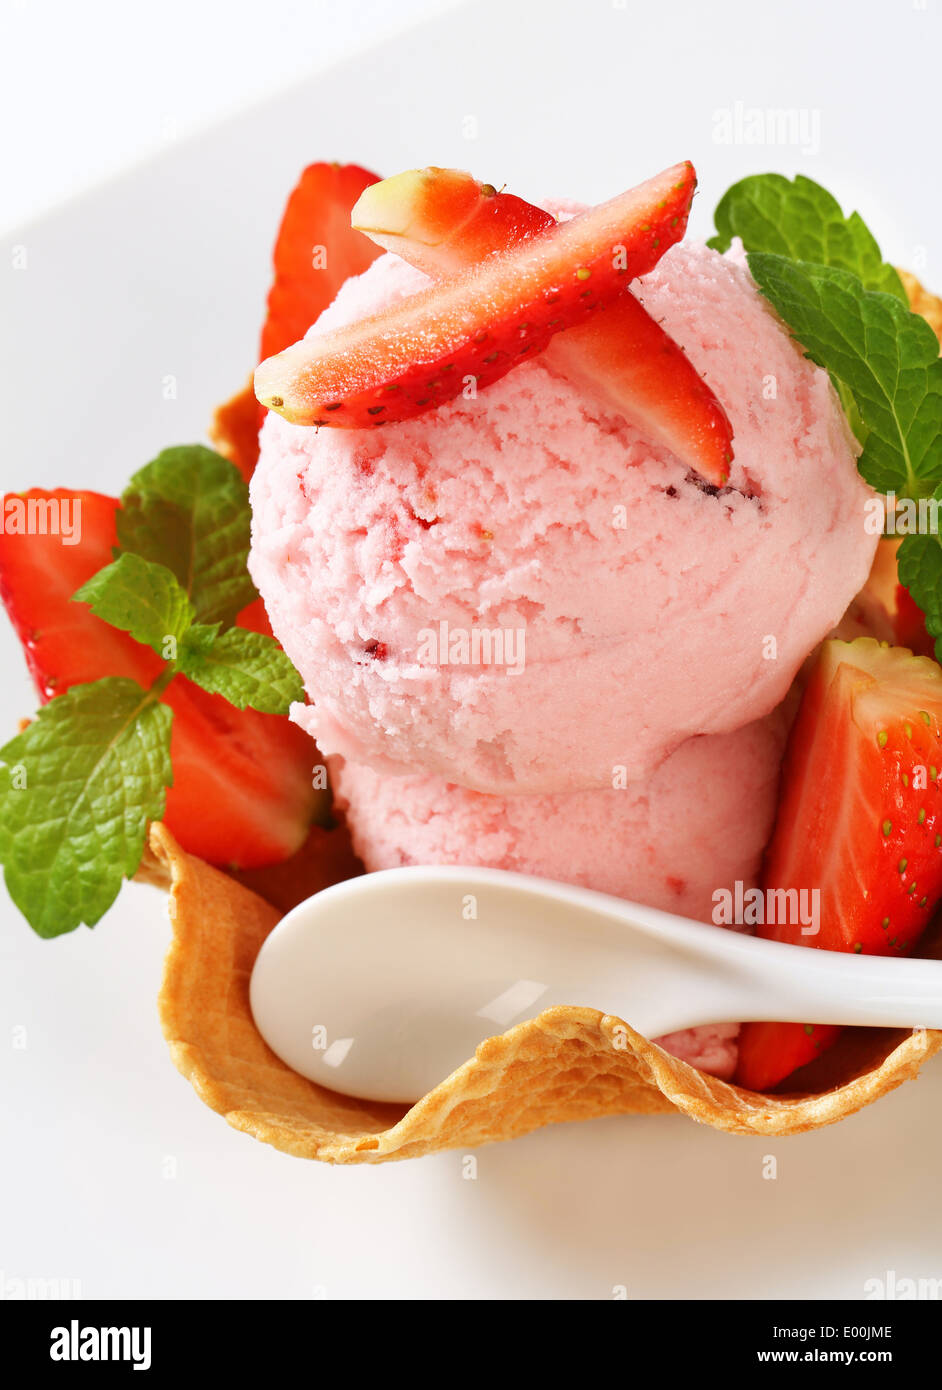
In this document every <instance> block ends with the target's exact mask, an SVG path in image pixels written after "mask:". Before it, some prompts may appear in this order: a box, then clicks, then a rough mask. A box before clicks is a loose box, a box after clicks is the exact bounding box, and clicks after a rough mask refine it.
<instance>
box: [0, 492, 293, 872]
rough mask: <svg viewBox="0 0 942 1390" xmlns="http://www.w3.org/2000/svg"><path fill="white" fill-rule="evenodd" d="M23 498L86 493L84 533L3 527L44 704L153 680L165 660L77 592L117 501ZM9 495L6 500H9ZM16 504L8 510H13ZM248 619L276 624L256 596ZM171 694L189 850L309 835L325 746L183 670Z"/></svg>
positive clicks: (106, 541)
mask: <svg viewBox="0 0 942 1390" xmlns="http://www.w3.org/2000/svg"><path fill="white" fill-rule="evenodd" d="M21 495H22V497H23V499H24V500H26V501H29V500H30V499H32V500H33V501H34V502H48V501H51V500H53V499H55V500H56V501H57V503H58V504H59V505H60V506H61V503H62V502H63V501H66V500H67V501H68V502H69V503H70V504H74V502H75V501H78V502H80V503H81V518H80V529H79V530H78V532H77V534H78V535H79V536H80V539H79V541H78V543H77V544H75V545H65V544H63V542H62V540H61V539H60V537H59V535H57V534H46V535H36V534H32V535H30V534H15V533H11V531H10V529H9V526H7V528H6V530H5V533H4V534H2V535H0V597H2V598H3V602H4V604H5V606H6V609H7V612H8V614H9V616H10V620H11V622H12V623H13V626H14V628H15V629H16V632H17V635H18V636H19V638H20V641H21V642H22V643H23V648H24V651H25V653H26V659H27V663H28V665H29V669H30V673H31V675H32V677H33V680H34V681H35V683H36V687H37V689H38V691H39V694H40V698H41V699H42V700H43V701H44V702H45V701H48V700H50V699H52V698H53V696H55V695H59V694H62V692H63V691H65V690H67V689H68V688H69V686H71V685H78V684H80V683H81V682H85V681H95V680H101V679H102V678H103V677H105V676H127V677H130V679H132V680H136V681H138V682H139V683H140V684H141V685H144V686H149V685H150V684H151V683H152V682H153V681H154V679H155V678H156V676H157V675H158V674H159V673H160V670H161V669H162V665H163V663H162V662H161V660H160V658H159V657H158V656H157V655H156V653H154V652H152V651H151V650H150V648H148V647H144V646H142V645H141V644H140V643H139V642H135V641H134V640H133V638H131V637H129V636H128V635H127V633H124V632H119V631H118V630H117V629H116V628H113V627H110V626H109V625H108V624H107V623H105V622H102V620H101V619H100V618H96V617H95V615H94V614H93V613H92V611H91V610H90V609H89V608H88V606H87V605H86V604H84V603H73V602H71V599H72V595H73V594H74V593H75V591H76V589H78V588H80V587H81V585H82V584H84V583H85V581H86V580H87V579H90V578H91V576H92V575H93V574H95V573H96V572H97V571H98V570H99V569H101V568H102V567H103V566H104V565H107V564H108V563H109V562H110V560H111V559H112V551H113V547H114V546H116V545H117V541H118V538H117V533H116V530H115V515H116V513H117V509H118V503H117V501H116V500H115V499H114V498H113V497H104V496H102V495H101V494H100V493H96V492H81V493H73V492H69V491H67V490H66V489H61V488H60V489H57V490H56V491H54V492H44V491H42V490H41V489H38V488H37V489H33V490H31V491H30V492H27V493H23V494H21ZM5 502H6V499H5ZM6 515H7V512H6V507H5V510H4V516H5V517H6ZM239 621H240V623H241V625H242V626H245V627H251V628H253V629H254V630H255V631H266V630H268V619H267V616H266V615H265V612H264V609H263V608H262V606H261V600H260V599H259V600H256V601H255V603H253V604H250V605H249V607H248V608H246V609H244V610H243V612H242V613H241V614H240V615H239ZM163 698H164V700H165V701H166V703H167V704H168V705H170V706H171V707H172V709H173V710H174V721H173V731H172V734H171V747H170V752H171V758H172V762H173V771H174V784H173V786H172V787H171V788H169V789H168V791H167V809H166V814H165V816H164V819H165V821H166V823H167V825H168V826H169V827H170V829H171V830H172V831H173V834H174V835H175V836H176V837H177V839H178V840H179V841H180V843H181V844H182V845H183V846H184V848H185V849H188V850H189V851H190V852H191V853H193V854H198V855H199V856H200V857H201V858H203V859H207V860H209V861H210V862H211V863H214V864H222V865H227V866H228V865H231V864H239V865H242V866H244V867H252V866H256V865H263V864H272V863H277V862H279V861H280V860H283V859H286V858H287V857H288V856H289V855H291V854H293V853H294V851H295V850H296V849H297V848H298V846H299V845H300V844H301V843H302V842H303V840H304V838H305V836H306V834H307V831H308V826H309V825H310V822H311V818H312V815H313V813H314V810H315V806H316V802H317V793H316V792H315V791H314V790H313V787H312V782H311V776H310V769H311V766H312V763H313V762H314V761H315V759H316V756H317V755H316V749H315V747H314V745H313V744H312V743H311V740H310V738H309V737H308V735H307V734H305V733H304V732H303V731H302V730H301V729H299V728H297V727H296V726H295V725H293V724H292V723H291V722H290V721H289V720H288V719H286V718H284V717H282V716H280V715H274V714H259V713H258V711H256V710H237V709H235V708H234V707H233V706H232V705H230V704H228V703H227V701H225V700H223V699H222V698H221V696H218V695H209V694H207V693H206V692H205V691H204V690H200V689H199V687H198V686H195V685H193V684H192V683H191V682H190V681H188V680H185V679H184V678H183V677H182V676H177V677H176V679H175V680H173V681H172V682H171V684H170V685H169V687H168V688H167V691H166V692H165V694H164V697H163Z"/></svg>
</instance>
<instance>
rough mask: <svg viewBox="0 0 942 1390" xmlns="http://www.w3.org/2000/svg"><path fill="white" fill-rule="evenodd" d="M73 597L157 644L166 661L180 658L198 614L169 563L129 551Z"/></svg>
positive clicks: (137, 637) (115, 624)
mask: <svg viewBox="0 0 942 1390" xmlns="http://www.w3.org/2000/svg"><path fill="white" fill-rule="evenodd" d="M73 598H74V599H75V600H77V601H78V602H79V603H87V604H88V605H89V607H90V608H91V610H92V612H93V613H94V614H95V616H96V617H98V618H103V619H104V621H105V622H106V623H110V624H111V626H112V627H119V628H121V630H122V631H123V632H129V633H130V634H131V636H132V637H133V638H134V640H135V641H136V642H143V643H144V644H145V646H148V647H153V649H154V651H155V652H156V653H157V655H158V656H162V657H163V659H164V660H165V661H174V660H175V659H176V650H177V644H178V643H179V641H180V638H181V637H182V636H183V634H184V633H185V632H186V630H187V628H189V626H190V624H191V623H192V621H193V617H194V613H193V605H192V603H191V602H190V600H189V599H188V598H187V596H186V591H185V590H184V589H183V588H182V587H181V585H180V584H179V582H178V581H177V579H176V577H175V576H174V574H173V573H172V572H171V571H170V570H168V569H167V567H166V565H158V564H155V562H154V561H153V560H145V559H143V557H142V556H140V555H134V554H132V553H130V552H128V553H127V554H125V555H121V556H120V557H119V558H118V559H117V560H115V561H114V563H113V564H111V565H106V566H105V568H104V569H103V570H99V571H98V573H97V574H93V575H92V577H91V579H89V580H88V582H87V583H85V584H83V585H82V587H81V589H79V590H78V592H77V593H76V594H74V595H73ZM168 639H169V640H168Z"/></svg>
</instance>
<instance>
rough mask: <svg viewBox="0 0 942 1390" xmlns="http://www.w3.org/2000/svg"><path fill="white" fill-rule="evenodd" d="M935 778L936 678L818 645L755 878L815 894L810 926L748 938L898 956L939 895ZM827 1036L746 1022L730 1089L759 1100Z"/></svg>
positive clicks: (887, 653) (878, 646)
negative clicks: (814, 919) (814, 925)
mask: <svg viewBox="0 0 942 1390" xmlns="http://www.w3.org/2000/svg"><path fill="white" fill-rule="evenodd" d="M940 771H942V669H940V668H939V666H938V665H937V664H936V663H935V662H934V661H930V660H928V659H927V658H926V657H921V656H913V655H912V653H911V652H909V651H906V650H905V649H904V648H901V647H888V646H886V645H884V644H882V643H879V642H877V641H875V640H874V639H873V638H870V637H861V638H858V639H857V640H856V641H855V642H849V643H848V642H837V641H831V642H826V643H825V644H824V646H823V648H822V650H821V654H820V656H819V657H818V660H817V663H816V665H815V667H814V670H813V672H812V675H811V678H810V680H809V682H808V685H807V687H806V690H805V694H804V697H803V700H802V704H801V709H800V711H799V714H798V718H797V719H796V721H795V725H794V727H793V729H792V732H791V736H790V739H789V744H788V750H787V753H786V756H785V764H784V773H783V787H782V795H781V801H780V804H779V811H778V818H777V821H776V825H775V830H774V832H773V836H772V840H771V842H770V845H769V848H768V851H767V855H766V868H765V875H764V886H765V888H766V890H768V889H784V890H798V891H799V892H802V891H803V892H804V893H805V894H808V893H811V892H813V891H815V890H817V891H818V892H819V894H820V898H819V927H820V929H819V931H818V932H817V933H816V934H814V935H805V934H803V932H802V926H801V924H800V922H799V921H798V920H797V914H795V913H794V912H790V913H788V914H786V915H787V916H788V918H789V920H787V921H777V922H775V923H766V924H765V925H764V926H762V927H760V928H759V934H760V935H762V936H765V937H768V938H771V939H772V940H776V941H785V942H791V943H793V944H795V945H803V946H814V947H818V948H819V949H823V950H829V951H856V952H863V953H865V954H867V955H897V954H900V953H902V952H905V951H909V950H910V949H911V948H912V947H913V946H914V945H915V943H916V942H917V941H918V939H919V937H920V935H921V934H922V932H923V930H924V929H925V927H926V926H927V924H928V922H929V918H930V915H931V913H932V911H933V908H934V907H935V905H936V903H937V902H938V900H939V898H940V896H942V792H940V788H939V774H940ZM767 898H768V893H767ZM805 901H806V902H810V901H812V900H811V899H810V898H807V897H806V899H805ZM777 915H778V914H777ZM839 1031H840V1030H839V1029H837V1028H832V1027H822V1026H820V1025H816V1024H810V1023H808V1024H802V1023H747V1024H746V1025H745V1026H744V1028H743V1030H742V1033H741V1036H740V1045H739V1066H738V1070H737V1074H736V1080H737V1081H738V1082H739V1084H740V1085H742V1086H746V1087H748V1088H749V1089H750V1090H755V1091H765V1090H768V1089H769V1088H770V1087H772V1086H775V1085H777V1084H778V1082H780V1081H782V1080H783V1079H784V1078H785V1077H786V1076H788V1075H789V1074H790V1073H791V1072H792V1071H794V1070H795V1068H797V1067H800V1066H803V1065H804V1064H805V1063H806V1062H810V1061H812V1060H813V1059H814V1058H815V1057H817V1056H819V1055H820V1054H821V1053H822V1052H823V1051H824V1050H825V1049H826V1048H827V1047H828V1046H830V1044H831V1043H832V1042H833V1041H834V1039H835V1038H836V1037H837V1034H838V1032H839Z"/></svg>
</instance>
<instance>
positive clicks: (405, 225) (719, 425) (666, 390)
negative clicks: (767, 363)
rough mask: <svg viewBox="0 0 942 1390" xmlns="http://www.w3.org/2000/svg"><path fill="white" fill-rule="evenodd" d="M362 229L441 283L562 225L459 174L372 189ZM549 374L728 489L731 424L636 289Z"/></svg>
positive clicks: (360, 209)
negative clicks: (599, 402)
mask: <svg viewBox="0 0 942 1390" xmlns="http://www.w3.org/2000/svg"><path fill="white" fill-rule="evenodd" d="M352 215H353V222H354V226H356V227H358V228H360V230H362V231H364V232H366V233H367V235H368V236H370V237H372V238H373V240H374V241H375V242H376V243H377V245H379V246H382V247H383V248H384V250H387V251H394V252H396V254H397V255H400V256H402V258H403V259H404V260H407V261H409V263H410V264H412V265H415V266H417V267H418V268H419V269H420V270H424V271H425V272H426V274H428V275H431V276H432V278H433V279H439V278H441V277H442V276H447V275H452V274H454V273H455V272H456V271H459V270H461V269H463V268H467V267H470V266H473V265H476V264H478V263H479V262H481V261H483V260H485V259H486V258H487V257H489V256H493V255H495V254H498V253H500V252H502V251H506V250H508V249H510V248H511V247H513V246H515V245H517V244H518V243H519V242H521V241H524V240H527V239H529V238H531V237H536V236H540V235H542V234H543V233H545V232H546V231H547V230H548V229H549V228H550V227H553V226H555V225H556V223H555V219H554V218H553V217H552V216H551V215H550V213H548V212H544V211H543V210H542V209H541V208H537V207H534V206H533V204H531V203H526V202H524V201H523V199H521V198H517V197H515V196H514V195H513V194H510V193H498V192H496V191H495V189H494V188H493V187H492V186H491V185H490V184H481V183H478V182H477V181H476V180H474V179H472V178H471V176H470V174H465V173H461V172H460V171H458V170H455V169H437V168H429V169H413V170H410V171H408V172H407V173H405V174H397V175H396V176H395V177H394V178H391V179H385V180H383V182H382V183H376V184H373V185H371V186H370V188H368V189H367V190H366V192H365V193H364V194H363V196H362V197H361V198H360V200H359V202H358V203H357V205H356V207H355V208H354V209H353V214H352ZM544 361H545V362H546V364H547V366H550V367H552V368H553V369H554V370H557V371H559V372H560V373H561V374H562V375H563V376H565V377H567V378H568V379H569V380H571V381H575V382H576V383H577V384H579V385H580V386H582V387H583V388H584V389H586V390H588V391H591V392H593V393H594V394H596V395H599V396H601V398H602V399H603V401H604V402H605V403H606V404H607V405H608V407H609V408H611V409H614V410H615V411H616V412H617V413H618V414H620V415H622V416H623V417H624V418H625V419H626V420H627V421H628V422H629V423H630V424H632V425H634V426H635V427H636V428H637V429H638V430H639V431H640V432H641V433H642V434H644V436H645V438H647V439H650V440H652V442H654V443H658V444H662V445H664V446H665V447H667V448H668V449H670V451H671V452H672V453H673V454H675V455H676V456H677V457H678V458H679V459H681V461H682V462H684V463H685V464H687V466H688V467H690V468H693V469H694V471H695V472H697V473H699V475H700V476H701V477H702V478H703V479H704V480H705V481H706V482H708V483H710V484H712V485H713V486H715V487H722V486H723V485H724V484H725V483H726V481H727V479H728V477H729V464H730V461H731V459H732V456H733V443H732V439H733V436H732V429H731V427H730V423H729V419H728V417H727V415H726V412H725V411H724V409H723V407H722V406H721V405H720V403H719V401H718V400H717V398H716V396H715V395H714V394H713V392H712V390H711V389H710V387H709V386H708V385H707V384H706V382H705V381H704V380H703V378H702V377H701V376H700V374H699V373H698V372H697V370H696V368H695V367H694V366H693V364H692V363H691V361H690V359H689V358H688V357H687V356H686V354H685V353H684V351H683V349H682V348H680V347H679V346H678V345H677V343H675V342H674V340H673V338H671V337H670V336H669V335H668V334H667V333H665V331H664V329H663V328H661V326H660V325H659V324H658V323H657V322H656V321H655V320H654V319H652V318H651V316H650V314H649V313H648V312H647V310H646V309H645V308H644V306H643V305H642V304H641V303H640V302H639V301H638V300H637V299H636V298H635V297H634V295H633V294H632V293H631V292H630V291H628V292H626V293H625V294H623V295H621V296H619V298H618V299H616V300H615V301H614V302H613V303H612V304H611V305H610V306H609V307H608V309H607V310H606V311H605V313H604V314H602V315H601V316H599V317H597V318H594V319H592V320H591V321H590V322H589V323H584V324H581V325H579V326H578V327H575V328H571V329H569V330H568V331H567V332H565V333H559V334H557V335H556V337H554V339H553V341H552V342H551V343H550V344H549V345H548V347H547V348H546V351H545V354H544Z"/></svg>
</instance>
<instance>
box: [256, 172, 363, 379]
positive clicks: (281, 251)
mask: <svg viewBox="0 0 942 1390" xmlns="http://www.w3.org/2000/svg"><path fill="white" fill-rule="evenodd" d="M376 181H377V176H376V175H375V174H371V173H370V172H369V170H368V169H361V168H360V166H359V165H358V164H309V165H308V167H307V168H306V169H305V170H304V173H303V174H302V175H301V177H300V179H299V180H298V183H297V185H296V187H295V188H294V191H293V192H292V194H291V196H290V197H289V199H288V204H287V206H286V208H285V212H284V216H283V218H282V219H281V226H280V228H279V229H278V238H277V240H276V242H275V251H274V263H275V278H274V281H273V282H272V287H271V289H270V290H269V293H268V317H267V318H266V320H265V326H264V328H263V329H262V339H261V347H260V350H259V357H260V359H261V360H264V359H265V358H266V357H271V356H272V355H273V354H274V353H276V352H281V351H282V349H283V348H286V347H290V346H291V344H292V343H296V342H297V341H298V339H299V338H303V337H304V335H305V333H306V332H307V330H308V329H309V328H310V326H311V324H312V323H314V322H315V320H316V319H318V318H319V317H320V315H321V313H322V312H323V310H324V309H326V308H327V306H328V304H330V302H331V300H332V299H333V298H334V296H335V295H336V293H337V291H338V290H339V289H340V286H341V285H342V284H343V282H344V281H345V280H347V279H349V277H350V276H351V275H362V274H363V272H364V270H366V269H367V268H368V267H369V266H370V265H371V264H372V263H373V261H375V259H376V257H377V256H378V255H379V252H378V251H377V249H376V247H375V246H374V245H373V243H372V242H371V241H370V240H369V238H368V237H365V236H363V234H362V233H361V232H357V231H355V230H354V229H353V228H352V227H351V225H350V211H351V209H352V207H353V205H354V203H355V202H356V201H357V199H358V198H359V196H360V194H361V193H362V192H363V190H364V189H365V188H367V187H368V186H369V185H370V184H371V183H376Z"/></svg>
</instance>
